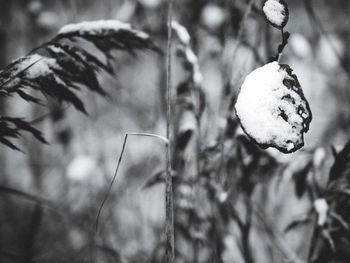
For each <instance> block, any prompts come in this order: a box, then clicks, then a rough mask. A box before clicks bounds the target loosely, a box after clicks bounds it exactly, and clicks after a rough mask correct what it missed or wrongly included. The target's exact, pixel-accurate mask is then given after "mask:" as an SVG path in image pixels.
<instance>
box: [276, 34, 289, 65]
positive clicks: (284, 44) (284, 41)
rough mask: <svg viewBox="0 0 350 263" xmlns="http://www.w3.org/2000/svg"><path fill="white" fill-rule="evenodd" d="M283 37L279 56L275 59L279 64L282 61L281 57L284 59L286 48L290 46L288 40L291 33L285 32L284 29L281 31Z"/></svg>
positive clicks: (279, 47)
mask: <svg viewBox="0 0 350 263" xmlns="http://www.w3.org/2000/svg"><path fill="white" fill-rule="evenodd" d="M281 35H282V43H281V44H280V45H279V46H278V53H277V56H276V58H275V60H276V61H277V62H279V61H280V59H281V57H282V52H283V50H284V48H285V47H286V45H287V44H288V39H289V36H290V34H289V32H284V31H283V28H282V29H281Z"/></svg>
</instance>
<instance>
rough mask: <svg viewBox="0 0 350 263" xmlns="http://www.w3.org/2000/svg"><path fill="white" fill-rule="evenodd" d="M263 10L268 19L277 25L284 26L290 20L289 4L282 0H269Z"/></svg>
mask: <svg viewBox="0 0 350 263" xmlns="http://www.w3.org/2000/svg"><path fill="white" fill-rule="evenodd" d="M263 12H264V14H265V17H266V19H267V20H268V21H269V22H270V23H271V24H272V25H273V26H275V27H279V28H282V27H284V26H285V25H286V23H287V21H288V9H287V5H286V4H285V3H284V2H283V1H281V0H267V1H266V2H265V4H264V6H263Z"/></svg>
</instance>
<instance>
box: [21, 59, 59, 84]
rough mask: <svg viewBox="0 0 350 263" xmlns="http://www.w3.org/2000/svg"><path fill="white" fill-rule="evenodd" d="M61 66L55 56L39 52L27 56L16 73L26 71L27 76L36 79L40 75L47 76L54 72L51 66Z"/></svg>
mask: <svg viewBox="0 0 350 263" xmlns="http://www.w3.org/2000/svg"><path fill="white" fill-rule="evenodd" d="M57 67H59V66H58V65H57V63H56V60H55V59H53V58H48V57H43V56H41V55H38V54H33V55H30V56H27V57H25V59H24V60H22V61H21V62H20V63H19V64H18V65H17V69H16V70H15V74H17V73H19V72H21V71H24V73H25V76H26V77H27V78H29V79H34V78H37V77H39V76H45V75H48V74H51V73H52V70H51V68H57Z"/></svg>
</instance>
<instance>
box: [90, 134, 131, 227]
mask: <svg viewBox="0 0 350 263" xmlns="http://www.w3.org/2000/svg"><path fill="white" fill-rule="evenodd" d="M127 139H128V134H125V136H124V142H123V147H122V150H121V152H120V155H119V160H118V164H117V168H116V169H115V172H114V176H113V179H112V181H111V183H110V184H109V187H108V190H107V192H106V194H105V196H104V198H103V200H102V203H101V205H100V207H99V209H98V213H97V216H96V221H95V231H96V232H97V229H98V221H99V219H100V215H101V212H102V208H103V206H104V204H105V202H106V201H107V199H108V197H109V195H110V193H111V190H112V186H113V184H114V182H115V179H116V178H117V175H118V170H119V167H120V164H121V162H122V158H123V155H124V151H125V145H126V141H127Z"/></svg>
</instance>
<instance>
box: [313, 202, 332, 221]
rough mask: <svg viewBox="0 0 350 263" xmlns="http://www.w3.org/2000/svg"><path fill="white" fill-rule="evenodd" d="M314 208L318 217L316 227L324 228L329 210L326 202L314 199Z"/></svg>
mask: <svg viewBox="0 0 350 263" xmlns="http://www.w3.org/2000/svg"><path fill="white" fill-rule="evenodd" d="M314 208H315V210H316V213H317V215H318V219H317V225H319V226H324V224H325V223H326V221H327V213H328V209H329V207H328V204H327V201H326V200H325V199H323V198H320V199H316V200H315V201H314Z"/></svg>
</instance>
